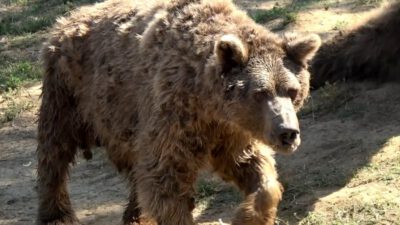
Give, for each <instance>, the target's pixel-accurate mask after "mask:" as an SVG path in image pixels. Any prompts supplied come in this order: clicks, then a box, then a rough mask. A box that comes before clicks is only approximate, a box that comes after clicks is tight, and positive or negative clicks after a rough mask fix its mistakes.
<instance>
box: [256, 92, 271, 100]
mask: <svg viewBox="0 0 400 225" xmlns="http://www.w3.org/2000/svg"><path fill="white" fill-rule="evenodd" d="M270 97H271V93H270V92H269V91H266V90H260V91H257V92H255V93H254V98H255V99H256V101H259V102H260V101H263V100H265V99H269V98H270Z"/></svg>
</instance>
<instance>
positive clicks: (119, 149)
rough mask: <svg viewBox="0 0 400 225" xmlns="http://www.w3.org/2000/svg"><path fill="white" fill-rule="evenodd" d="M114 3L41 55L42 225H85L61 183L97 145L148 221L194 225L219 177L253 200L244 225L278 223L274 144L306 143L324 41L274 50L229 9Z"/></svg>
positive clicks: (206, 4)
mask: <svg viewBox="0 0 400 225" xmlns="http://www.w3.org/2000/svg"><path fill="white" fill-rule="evenodd" d="M144 2H145V3H143V4H142V3H140V2H138V1H130V0H115V1H113V0H112V1H107V2H105V3H101V4H97V5H96V6H94V7H85V8H82V9H80V10H77V11H75V12H73V13H72V15H71V16H70V17H68V18H62V19H60V20H59V21H58V23H57V24H56V26H55V27H54V29H53V31H52V35H51V38H50V40H49V42H48V43H47V44H46V45H45V47H44V49H43V61H44V67H45V76H44V83H43V100H42V105H41V108H40V117H39V145H38V162H39V165H38V176H39V178H38V184H39V199H40V203H39V215H38V224H77V223H78V222H77V219H76V217H75V214H74V212H73V210H72V208H71V203H70V200H69V196H68V192H67V188H66V180H67V176H68V167H69V164H70V163H71V162H73V161H74V157H75V154H76V151H77V148H80V149H83V150H84V151H85V152H86V155H87V156H88V157H90V154H89V152H90V148H91V147H92V146H93V145H95V144H96V143H100V144H101V145H102V146H104V147H105V148H106V149H107V153H108V156H109V158H110V159H111V161H112V162H113V163H114V164H115V166H116V167H117V169H118V170H119V171H121V172H123V173H124V174H125V175H126V176H127V178H128V180H129V182H130V189H131V194H130V199H129V205H128V207H127V208H126V211H125V213H124V217H123V222H124V224H134V223H139V217H140V213H141V211H144V212H146V213H147V214H148V215H150V216H152V217H154V219H155V220H156V221H157V222H158V224H162V225H191V224H194V222H193V218H192V215H191V211H192V210H193V208H194V200H193V194H194V188H193V184H194V182H195V180H196V177H197V174H198V172H199V171H200V170H202V169H205V168H207V167H211V168H212V169H213V170H214V171H216V173H217V174H219V175H220V176H221V177H222V178H223V179H224V180H227V181H232V182H233V183H235V184H236V185H237V186H238V187H239V188H240V189H241V190H242V191H243V192H244V194H245V195H246V196H247V197H246V200H245V201H244V203H243V204H242V205H241V206H240V207H239V209H238V212H237V214H236V216H235V218H234V220H233V224H235V225H239V224H240V225H264V224H273V223H274V218H275V214H276V207H277V205H278V203H279V200H280V198H281V186H280V184H279V182H278V181H277V174H276V172H275V167H274V164H275V162H274V159H273V158H272V156H271V154H272V153H271V151H270V150H269V148H268V147H267V145H269V146H271V147H273V148H274V150H277V151H283V152H292V151H294V150H295V149H296V148H297V146H298V145H299V144H300V138H299V128H298V127H299V125H298V121H297V117H296V110H298V109H299V108H300V107H301V105H302V104H303V101H304V99H305V98H306V97H307V95H308V87H309V73H308V72H307V70H306V69H307V61H308V60H310V58H311V56H312V55H313V54H314V53H315V51H316V50H317V48H318V47H319V44H320V40H319V38H318V36H315V35H311V36H306V37H302V38H297V37H296V36H293V35H292V36H290V35H289V36H287V37H286V38H283V39H281V38H279V37H277V36H275V35H274V34H272V33H270V32H269V31H267V30H265V29H264V28H263V27H261V26H259V25H256V24H255V23H254V22H253V21H252V20H251V19H250V18H248V17H247V15H246V13H244V12H242V11H240V10H238V9H236V8H235V6H234V5H233V4H232V3H231V2H230V1H229V0H191V1H183V0H182V1H180V0H175V1H170V2H167V1H162V0H147V1H144Z"/></svg>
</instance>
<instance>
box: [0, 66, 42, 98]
mask: <svg viewBox="0 0 400 225" xmlns="http://www.w3.org/2000/svg"><path fill="white" fill-rule="evenodd" d="M40 77H41V70H40V67H39V65H38V64H36V63H32V62H28V61H25V62H16V63H10V64H8V65H6V66H4V67H1V68H0V93H1V92H7V91H10V90H14V89H17V88H18V87H19V86H21V85H22V84H24V83H26V82H28V81H34V80H38V79H40Z"/></svg>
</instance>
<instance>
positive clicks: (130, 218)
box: [107, 144, 141, 225]
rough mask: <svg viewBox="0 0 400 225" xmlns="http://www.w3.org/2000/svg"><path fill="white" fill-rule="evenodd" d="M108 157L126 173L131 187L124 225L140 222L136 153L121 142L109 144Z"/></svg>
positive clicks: (123, 218) (120, 170)
mask: <svg viewBox="0 0 400 225" xmlns="http://www.w3.org/2000/svg"><path fill="white" fill-rule="evenodd" d="M107 153H108V158H109V159H110V160H111V161H112V162H113V164H114V165H115V167H116V168H117V169H118V172H120V173H122V174H123V175H125V177H126V178H127V180H128V182H129V183H128V185H129V189H130V193H129V202H128V205H127V206H126V208H125V211H124V214H123V217H122V222H123V224H124V225H131V224H140V215H141V210H140V208H139V205H138V201H137V190H136V180H135V164H136V154H134V152H133V151H132V149H130V148H126V147H123V146H121V145H119V144H109V145H108V146H107Z"/></svg>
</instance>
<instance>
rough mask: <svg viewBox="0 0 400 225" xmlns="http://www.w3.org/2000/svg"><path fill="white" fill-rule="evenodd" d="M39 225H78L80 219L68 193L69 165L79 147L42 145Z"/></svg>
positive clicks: (40, 147) (39, 167) (39, 165)
mask: <svg viewBox="0 0 400 225" xmlns="http://www.w3.org/2000/svg"><path fill="white" fill-rule="evenodd" d="M37 151H38V194H39V215H38V221H37V223H38V225H42V224H43V225H45V224H46V225H50V224H51V225H75V224H79V223H78V219H77V218H76V216H75V213H74V211H73V209H72V207H71V202H70V199H69V195H68V190H67V177H68V169H69V163H71V162H72V161H73V159H74V155H75V152H76V147H75V146H71V145H66V146H62V145H56V144H54V143H39V146H38V149H37Z"/></svg>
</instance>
